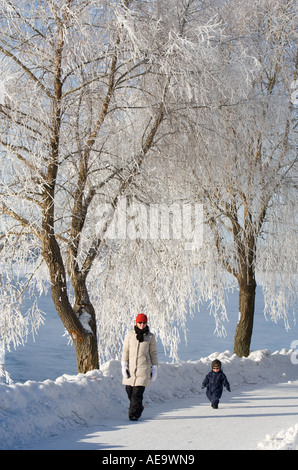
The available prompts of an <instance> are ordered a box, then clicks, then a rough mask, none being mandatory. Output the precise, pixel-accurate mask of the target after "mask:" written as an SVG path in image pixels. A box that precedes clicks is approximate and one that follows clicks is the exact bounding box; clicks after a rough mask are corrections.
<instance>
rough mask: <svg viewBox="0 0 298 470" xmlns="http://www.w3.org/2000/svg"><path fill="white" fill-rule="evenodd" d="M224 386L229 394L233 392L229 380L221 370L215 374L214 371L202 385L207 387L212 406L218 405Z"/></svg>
mask: <svg viewBox="0 0 298 470" xmlns="http://www.w3.org/2000/svg"><path fill="white" fill-rule="evenodd" d="M223 386H225V387H226V389H227V390H228V391H229V392H230V391H231V389H230V384H229V382H228V379H227V377H226V375H225V374H224V373H223V372H222V370H219V371H218V372H214V371H213V370H212V371H211V372H209V373H208V374H207V375H206V377H205V379H204V381H203V383H202V387H207V390H206V395H207V398H208V399H209V400H210V401H211V404H212V405H218V403H219V399H220V398H221V395H222V391H223Z"/></svg>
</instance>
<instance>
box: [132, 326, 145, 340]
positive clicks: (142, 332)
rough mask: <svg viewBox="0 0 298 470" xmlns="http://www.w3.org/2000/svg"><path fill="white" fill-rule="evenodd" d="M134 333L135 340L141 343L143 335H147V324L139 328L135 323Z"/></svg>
mask: <svg viewBox="0 0 298 470" xmlns="http://www.w3.org/2000/svg"><path fill="white" fill-rule="evenodd" d="M134 329H135V333H136V336H137V340H138V341H139V342H140V343H142V342H143V341H144V335H147V334H148V333H149V326H148V325H146V326H145V328H143V329H142V330H141V329H140V328H138V327H137V325H135V328H134Z"/></svg>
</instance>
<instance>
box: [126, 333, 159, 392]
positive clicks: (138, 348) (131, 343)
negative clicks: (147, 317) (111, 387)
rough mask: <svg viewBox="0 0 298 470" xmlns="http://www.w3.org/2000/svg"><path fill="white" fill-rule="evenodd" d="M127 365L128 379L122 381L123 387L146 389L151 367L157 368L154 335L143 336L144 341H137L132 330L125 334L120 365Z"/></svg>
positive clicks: (148, 383)
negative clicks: (130, 386) (124, 363)
mask: <svg viewBox="0 0 298 470" xmlns="http://www.w3.org/2000/svg"><path fill="white" fill-rule="evenodd" d="M123 362H127V363H128V370H129V373H130V377H129V378H128V379H125V378H124V379H123V384H124V385H132V386H143V387H148V385H150V379H151V366H153V365H154V366H157V365H158V360H157V344H156V339H155V336H154V334H152V333H150V331H149V332H148V333H147V334H144V341H143V342H140V341H138V340H137V337H136V333H135V331H134V330H132V331H130V332H129V333H127V335H126V337H125V340H124V344H123V353H122V363H123Z"/></svg>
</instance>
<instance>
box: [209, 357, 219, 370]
mask: <svg viewBox="0 0 298 470" xmlns="http://www.w3.org/2000/svg"><path fill="white" fill-rule="evenodd" d="M211 366H212V369H214V368H215V367H219V369H221V362H220V360H219V359H214V361H212V364H211Z"/></svg>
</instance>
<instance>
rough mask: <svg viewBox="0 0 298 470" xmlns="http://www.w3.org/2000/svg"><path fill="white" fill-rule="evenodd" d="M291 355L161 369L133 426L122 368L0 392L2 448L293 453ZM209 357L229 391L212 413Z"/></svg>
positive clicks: (297, 386)
mask: <svg viewBox="0 0 298 470" xmlns="http://www.w3.org/2000/svg"><path fill="white" fill-rule="evenodd" d="M293 354H294V352H293V351H291V350H289V351H286V350H282V351H276V352H275V353H273V354H272V353H271V352H270V351H268V350H259V351H255V352H252V353H251V354H250V356H249V357H248V358H239V357H237V356H236V355H233V354H231V353H230V352H229V351H225V352H223V353H214V354H211V355H209V356H208V357H205V358H201V359H200V360H197V361H184V362H180V363H161V364H160V366H159V369H158V379H157V381H156V382H154V383H152V384H151V385H150V387H148V388H147V389H146V391H145V410H144V412H143V415H142V417H141V419H140V420H139V422H137V423H132V422H130V421H129V420H128V417H127V408H128V401H127V398H126V396H125V390H124V387H123V385H122V382H121V364H120V361H116V360H111V361H109V362H107V363H106V364H104V365H103V366H102V367H101V370H99V371H91V372H89V373H87V374H85V375H84V374H78V375H66V374H65V375H62V376H61V377H58V378H57V379H56V380H45V381H43V382H35V381H26V382H25V383H16V384H11V385H7V384H0V421H1V429H0V448H1V449H31V450H36V449H42V450H46V449H72V450H74V449H100V450H103V449H105V450H106V449H112V450H115V449H121V450H124V449H125V450H133V449H134V450H138V449H143V450H144V449H154V450H156V449H163V450H168V449H175V450H177V449H183V450H189V449H194V450H198V449H214V446H216V449H229V450H234V449H243V450H244V449H245V450H246V449H248V450H250V449H251V450H252V449H260V450H269V449H278V450H280V449H298V424H297V423H298V418H297V409H298V393H297V392H298V380H297V372H298V369H297V365H295V364H293V363H292V361H291V357H292V356H293ZM215 357H218V358H219V359H220V360H221V361H222V364H223V370H224V371H225V373H226V375H227V377H228V379H229V381H230V384H231V389H232V391H231V393H228V392H226V391H224V393H223V397H222V399H221V402H220V405H219V409H218V410H213V409H212V408H211V407H210V404H209V402H208V401H207V399H206V397H205V391H204V390H202V389H201V383H202V381H203V379H204V377H205V375H206V374H207V372H208V371H209V370H210V364H211V361H212V360H213V359H214V358H215ZM177 424H178V425H179V432H177ZM140 436H141V439H140Z"/></svg>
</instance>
